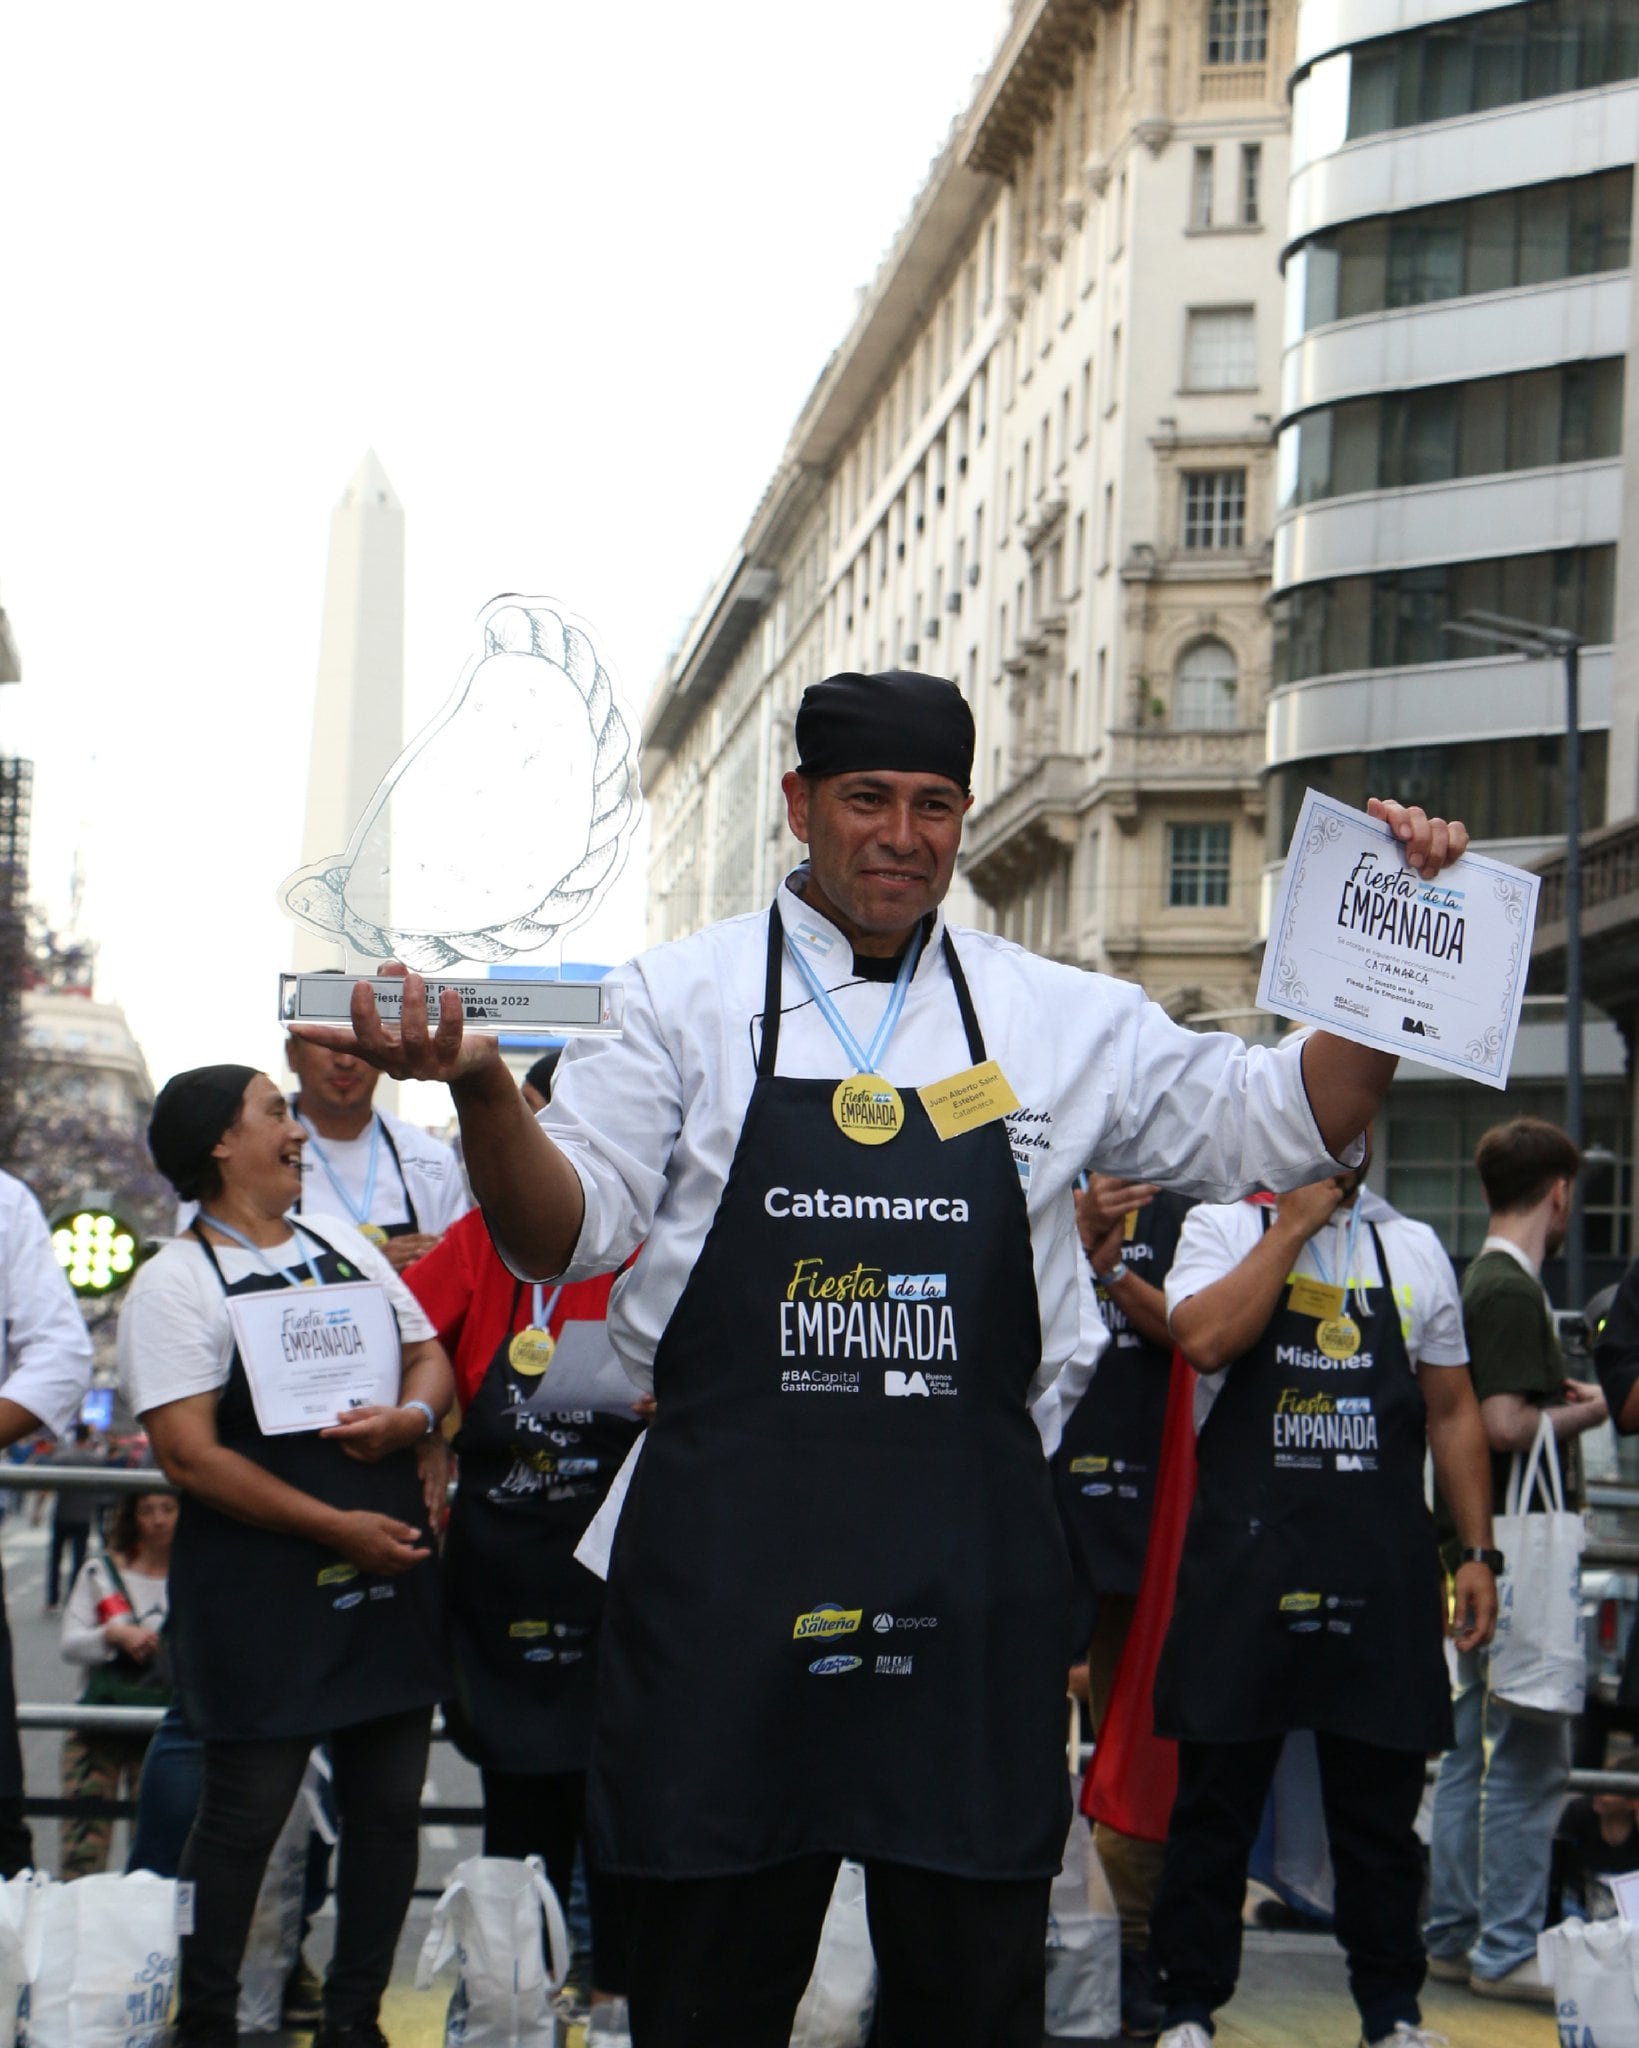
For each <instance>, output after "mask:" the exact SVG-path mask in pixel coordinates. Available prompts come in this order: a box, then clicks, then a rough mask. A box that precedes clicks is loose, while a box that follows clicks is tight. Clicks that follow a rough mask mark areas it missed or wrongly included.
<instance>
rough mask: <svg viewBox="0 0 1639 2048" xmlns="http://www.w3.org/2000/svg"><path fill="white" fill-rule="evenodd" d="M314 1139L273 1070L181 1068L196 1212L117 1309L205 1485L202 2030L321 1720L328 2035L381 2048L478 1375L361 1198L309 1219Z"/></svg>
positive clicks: (199, 1531) (196, 2029)
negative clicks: (436, 1494)
mask: <svg viewBox="0 0 1639 2048" xmlns="http://www.w3.org/2000/svg"><path fill="white" fill-rule="evenodd" d="M305 1137H306V1133H305V1132H304V1131H303V1130H302V1128H301V1126H300V1125H299V1124H298V1123H296V1122H295V1121H294V1119H293V1118H292V1117H291V1114H290V1109H289V1105H288V1104H287V1103H286V1101H285V1098H284V1096H283V1095H282V1094H281V1093H280V1091H279V1090H278V1089H277V1088H276V1087H275V1086H274V1084H273V1082H272V1081H271V1080H270V1079H269V1078H268V1076H267V1075H266V1074H259V1073H257V1072H256V1070H255V1069H254V1068H252V1067H240V1066H220V1067H202V1068H195V1069H194V1070H193V1071H191V1072H190V1073H186V1074H179V1075H177V1076H176V1077H175V1078H174V1079H172V1080H171V1081H169V1082H167V1083H166V1085H165V1087H164V1088H163V1089H162V1090H161V1091H160V1095H159V1099H158V1101H157V1102H156V1103H155V1105H154V1115H153V1121H152V1122H151V1124H150V1125H149V1131H148V1142H149V1147H150V1149H151V1150H152V1152H153V1155H154V1160H155V1163H156V1164H157V1165H158V1167H159V1168H160V1170H161V1172H162V1173H164V1174H165V1176H166V1178H167V1179H168V1180H169V1181H170V1182H171V1184H172V1186H173V1187H174V1188H175V1189H176V1191H177V1193H178V1194H179V1195H180V1196H182V1197H183V1198H184V1199H185V1200H193V1201H197V1202H198V1204H199V1210H198V1213H197V1214H196V1215H195V1217H194V1219H193V1221H192V1223H191V1224H190V1226H189V1229H188V1232H187V1234H186V1235H185V1236H183V1237H179V1238H177V1239H176V1240H175V1241H174V1242H173V1243H171V1244H168V1245H166V1246H165V1247H164V1248H163V1250H161V1251H160V1252H159V1253H158V1255H157V1256H156V1257H154V1258H153V1259H151V1260H149V1261H148V1262H147V1263H146V1264H145V1265H144V1266H143V1267H142V1269H141V1271H140V1272H139V1273H138V1274H137V1276H136V1278H135V1280H134V1281H133V1282H132V1286H131V1291H130V1294H129V1295H128V1297H127V1299H126V1304H125V1307H124V1310H123V1312H122V1315H121V1318H120V1333H119V1352H120V1376H121V1383H122V1385H123V1387H124V1389H125V1396H126V1399H127V1401H128V1403H129V1404H130V1406H131V1408H132V1409H133V1410H134V1412H135V1413H136V1414H137V1415H138V1416H139V1417H140V1418H141V1420H142V1423H143V1425H144V1427H145V1428H146V1429H147V1431H148V1433H149V1437H150V1439H151V1440H152V1443H153V1447H154V1454H155V1456H156V1457H157V1458H158V1459H159V1462H160V1464H161V1466H162V1467H163V1468H164V1470H165V1473H166V1476H167V1477H168V1478H169V1479H171V1480H172V1481H173V1482H174V1483H175V1484H176V1486H177V1487H178V1489H179V1490H180V1492H181V1494H182V1509H181V1515H180V1519H179V1521H178V1524H177V1534H176V1548H175V1556H174V1559H173V1562H172V1568H171V1641H172V1644H173V1648H174V1654H175V1659H176V1683H177V1694H178V1699H179V1702H180V1704H181V1706H182V1708H183V1710H184V1712H185V1714H186V1716H187V1719H188V1723H189V1725H190V1727H191V1728H192V1730H193V1732H194V1733H195V1734H196V1735H197V1736H198V1737H199V1739H200V1742H201V1744H202V1746H203V1765H204V1782H203V1789H202V1792H201V1795H200V1803H199V1811H198V1813H197V1815H196V1817H195V1820H194V1825H193V1831H192V1833H191V1834H190V1836H189V1838H188V1842H187V1846H186V1847H185V1849H184V1850H183V1852H182V1859H181V1864H180V1867H179V1871H178V1875H179V1877H180V1878H182V1879H183V1880H184V1881H186V1882H188V1883H189V1884H190V1885H191V1887H192V1891H193V1898H194V1915H193V1925H192V1927H191V1929H190V1930H189V1931H188V1932H187V1933H185V1934H184V1935H183V1937H182V1955H181V1967H180V1971H179V1976H178V2005H177V2018H176V2032H177V2040H178V2043H179V2048H234V2044H235V2043H236V2041H237V2029H236V2013H237V2008H238V1993H239V1983H238V1978H239V1965H240V1961H241V1958H242V1956H243V1953H244V1946H245V1939H246V1936H247V1934H248V1932H249V1928H250V1921H251V1915H252V1912H253V1911H254V1908H255V1903H256V1893H257V1887H258V1886H259V1884H260V1883H261V1878H262V1872H263V1869H264V1867H265V1865H266V1862H267V1857H268V1854H269V1852H270V1850H271V1849H272V1846H273V1842H274V1839H275V1837H276V1836H277V1834H278V1832H279V1829H280V1827H281V1826H282V1825H283V1823H284V1819H285V1816H286V1814H287V1813H288V1812H289V1810H290V1806H291V1802H292V1801H293V1799H294V1798H295V1796H296V1791H297V1788H298V1786H299V1784H300V1781H301V1776H302V1772H303V1770H304V1768H305V1766H306V1762H307V1755H308V1751H309V1750H310V1749H311V1747H312V1745H313V1744H314V1743H315V1742H318V1741H327V1742H328V1743H329V1745H330V1753H331V1758H332V1763H333V1766H334V1772H335V1779H334V1782H335V1791H336V1804H337V1808H338V1811H339V1814H340V1818H341V1853H340V1859H339V1865H338V1870H337V1878H336V1941H335V1950H334V1954H333V1956H332V1960H331V1964H330V1970H329V1974H328V1976H327V1978H326V1980H325V1987H324V2024H323V2026H322V2028H321V2029H320V2032H319V2035H318V2043H319V2048H381V2044H382V2036H381V2032H380V2028H379V2025H378V2020H377V2015H378V2012H379V2007H380V2001H381V1995H382V1993H383V1991H384V1990H385V1989H386V1986H387V1981H388V1977H389V1975H390V1972H391V1969H392V1962H393V1952H394V1949H395V1946H396V1944H397V1940H398V1936H399V1931H400V1929H401V1927H402V1925H403V1920H404V1914H405V1911H406V1909H407V1908H408V1906H409V1902H410V1896H411V1892H412V1890H413V1887H414V1884H415V1871H416V1858H417V1847H418V1841H417V1825H418V1818H419V1815H418V1809H419V1804H420V1793H421V1786H422V1782H423V1778H424V1776H425V1771H426V1759H427V1742H428V1735H429V1732H430V1724H431V1719H432V1709H433V1706H434V1704H435V1703H436V1702H437V1701H439V1700H441V1699H443V1698H445V1697H446V1696H447V1694H448V1691H449V1674H448V1670H447V1667H446V1664H445V1660H444V1651H443V1630H442V1617H441V1613H440V1604H439V1587H438V1574H437V1569H436V1566H435V1565H434V1564H433V1562H432V1544H431V1542H430V1539H429V1534H428V1527H429V1523H428V1515H427V1510H426V1503H425V1500H424V1498H423V1494H422V1487H421V1481H420V1478H419V1476H418V1471H417V1447H418V1445H420V1444H422V1443H424V1442H426V1441H427V1440H428V1439H430V1437H431V1436H432V1434H433V1432H434V1431H435V1430H436V1428H437V1426H438V1423H439V1421H440V1420H441V1419H442V1417H443V1414H444V1412H445V1410H446V1409H448V1407H449V1406H450V1403H451V1401H452V1399H453V1397H454V1382H453V1380H452V1377H451V1373H450V1367H449V1361H448V1359H447V1358H446V1357H445V1355H444V1353H443V1350H442V1349H441V1348H440V1346H439V1344H438V1343H437V1341H436V1339H435V1337H434V1335H433V1329H432V1325H431V1324H430V1323H429V1322H428V1321H427V1319H426V1317H425V1316H424V1315H423V1314H422V1312H421V1310H420V1308H419V1307H418V1306H417V1305H416V1302H415V1300H414V1298H413V1297H412V1296H411V1295H410V1294H409V1293H408V1292H407V1291H406V1289H405V1288H404V1286H403V1283H402V1282H401V1281H400V1280H399V1278H398V1276H397V1274H396V1273H394V1272H393V1270H392V1268H391V1266H390V1265H389V1264H388V1263H387V1261H386V1259H385V1258H384V1257H383V1256H382V1254H381V1253H380V1252H379V1251H378V1250H377V1249H376V1248H375V1247H374V1246H373V1245H370V1244H367V1243H366V1242H365V1240H364V1239H363V1237H361V1236H360V1234H359V1233H358V1232H357V1231H356V1230H354V1229H353V1228H352V1227H351V1226H350V1225H348V1224H346V1223H343V1222H342V1221H341V1220H340V1219H339V1218H336V1217H326V1216H317V1215H314V1216H301V1217H292V1216H290V1215H289V1214H288V1211H289V1210H290V1208H291V1206H292V1204H293V1203H294V1202H295V1201H296V1199H297V1198H298V1196H299V1195H300V1192H301V1152H302V1145H303V1143H304V1141H305Z"/></svg>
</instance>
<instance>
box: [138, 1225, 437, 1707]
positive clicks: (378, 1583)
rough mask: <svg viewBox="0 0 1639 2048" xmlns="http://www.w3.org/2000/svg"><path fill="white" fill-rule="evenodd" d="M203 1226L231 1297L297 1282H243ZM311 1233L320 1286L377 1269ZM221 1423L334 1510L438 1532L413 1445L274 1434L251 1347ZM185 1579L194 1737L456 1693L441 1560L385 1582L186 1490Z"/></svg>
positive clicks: (175, 1626)
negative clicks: (366, 1450) (374, 1452)
mask: <svg viewBox="0 0 1639 2048" xmlns="http://www.w3.org/2000/svg"><path fill="white" fill-rule="evenodd" d="M192 1228H193V1234H194V1236H195V1237H196V1238H198V1240H199V1242H200V1244H201V1245H202V1246H203V1247H204V1250H205V1256H206V1257H207V1258H208V1259H209V1260H210V1262H211V1265H212V1267H213V1268H214V1270H215V1272H216V1277H217V1279H218V1280H220V1281H221V1283H222V1289H223V1292H224V1293H225V1294H227V1295H229V1296H233V1295H243V1294H252V1293H257V1292H260V1291H263V1290H265V1289H269V1288H288V1287H290V1285H291V1280H290V1277H289V1276H287V1275H284V1274H281V1273H278V1272H273V1271H269V1272H265V1273H251V1274H248V1275H247V1276H246V1277H245V1278H244V1279H243V1280H237V1281H235V1282H233V1283H232V1284H231V1285H230V1284H229V1283H228V1281H227V1280H226V1279H225V1278H224V1276H223V1273H222V1268H221V1265H220V1264H219V1263H218V1261H217V1257H216V1253H215V1252H214V1251H213V1249H212V1248H211V1246H210V1244H209V1243H208V1242H207V1241H206V1239H205V1237H204V1235H203V1233H202V1232H201V1230H200V1228H199V1225H198V1223H197V1222H195V1223H194V1225H193V1226H192ZM297 1228H298V1231H299V1234H300V1235H301V1236H302V1237H304V1238H307V1239H309V1240H310V1241H311V1245H312V1246H313V1247H316V1250H308V1251H307V1252H306V1260H305V1263H306V1264H307V1266H308V1271H309V1276H310V1281H316V1282H317V1283H318V1284H320V1285H321V1286H322V1285H324V1284H325V1283H327V1282H336V1281H359V1280H362V1279H363V1278H364V1277H365V1276H364V1275H363V1274H361V1273H360V1272H359V1271H358V1269H357V1267H355V1266H354V1265H353V1263H352V1261H351V1260H350V1259H348V1258H346V1257H345V1256H344V1255H343V1254H341V1253H339V1252H338V1251H336V1250H335V1248H334V1247H333V1246H332V1245H329V1244H327V1243H326V1242H325V1240H324V1239H323V1238H322V1237H320V1236H319V1234H318V1233H317V1232H316V1231H314V1230H313V1229H312V1228H311V1227H310V1226H308V1225H306V1224H301V1225H298V1226H297ZM303 1284H304V1285H306V1284H309V1282H304V1283H303ZM216 1433H217V1436H218V1438H219V1439H220V1441H221V1442H222V1443H223V1444H224V1445H225V1446H226V1447H227V1448H228V1449H229V1450H232V1451H237V1452H238V1453H239V1455H240V1456H241V1457H245V1458H249V1459H250V1460H251V1461H252V1462H253V1463H254V1464H257V1465H260V1466H262V1467H263V1469H264V1470H266V1471H268V1472H271V1473H273V1475H274V1476H275V1477H276V1478H279V1479H282V1480H284V1481H285V1482H286V1483H287V1484H288V1485H290V1486H294V1487H298V1488H300V1490H301V1491H302V1492H303V1493H310V1494H312V1495H313V1496H314V1498H315V1499H317V1500H322V1501H325V1502H327V1503H328V1504H329V1505H330V1506H332V1507H336V1508H341V1509H344V1510H352V1509H360V1508H363V1509H368V1510H371V1511H373V1512H374V1513H376V1514H383V1515H391V1516H393V1517H395V1518H396V1519H397V1520H399V1521H401V1522H407V1523H408V1524H409V1525H410V1526H411V1527H412V1528H417V1529H425V1528H426V1525H427V1515H426V1509H425V1506H424V1504H423V1502H422V1498H421V1486H420V1482H419V1480H418V1479H417V1476H416V1466H415V1454H414V1453H413V1452H412V1451H408V1450H404V1451H395V1452H393V1453H392V1454H391V1455H390V1456H388V1457H386V1458H383V1459H382V1460H381V1461H380V1462H379V1463H377V1464H374V1465H366V1464H361V1463H360V1462H359V1461H358V1459H356V1458H349V1457H348V1456H347V1454H346V1453H345V1452H344V1451H343V1450H342V1448H341V1445H340V1444H339V1443H338V1442H336V1441H335V1439H333V1438H325V1437H321V1436H320V1435H319V1434H318V1432H317V1431H316V1430H315V1431H303V1432H301V1433H299V1434H296V1435H291V1436H264V1435H263V1434H262V1431H261V1429H260V1428H259V1427H258V1425H257V1421H256V1411H255V1407H254V1405H253V1403H252V1400H251V1393H250V1386H249V1383H248V1381H247V1379H246V1376H245V1366H244V1361H243V1360H242V1359H241V1358H240V1356H239V1353H238V1351H237V1349H235V1352H234V1355H233V1363H232V1365H231V1367H230V1368H229V1372H228V1378H227V1381H226V1384H225V1385H224V1386H223V1388H222V1392H221V1397H220V1399H219V1401H218V1403H217V1409H216ZM170 1586H171V1632H172V1635H173V1638H174V1640H175V1645H176V1666H177V1683H178V1691H179V1693H180V1696H181V1699H182V1704H183V1707H184V1710H185V1712H186V1713H187V1716H188V1720H189V1723H190V1725H191V1726H192V1728H193V1730H194V1732H195V1733H196V1734H198V1735H201V1736H204V1737H206V1738H209V1739H213V1740H223V1741H234V1740H244V1741H248V1740H251V1739H254V1738H259V1737H265V1736H280V1735H305V1734H310V1733H311V1734H319V1733H324V1732H326V1731H328V1730H331V1729H334V1728H347V1727H351V1726H353V1725H354V1724H356V1723H357V1722H360V1721H372V1720H375V1719H377V1718H378V1717H379V1716H381V1715H384V1714H395V1713H402V1712H404V1711H406V1710H408V1709H409V1708H411V1707H420V1706H430V1705H432V1704H433V1703H434V1702H435V1701H437V1700H441V1699H443V1698H444V1697H445V1695H446V1694H447V1692H448V1690H449V1680H448V1671H447V1668H446V1665H445V1662H444V1656H443V1647H442V1643H441V1640H440V1619H439V1590H438V1572H437V1567H436V1566H435V1565H434V1563H433V1562H432V1560H431V1559H428V1560H427V1561H425V1562H424V1563H421V1564H415V1565H412V1566H411V1567H410V1569H409V1570H408V1571H407V1572H403V1573H401V1574H400V1575H398V1576H397V1577H394V1578H383V1577H377V1576H376V1575H375V1574H373V1573H370V1572H365V1571H361V1570H360V1569H359V1567H358V1566H357V1565H354V1564H350V1563H349V1562H348V1561H347V1560H346V1559H345V1558H342V1557H339V1556H337V1554H336V1553H335V1552H334V1551H331V1550H327V1549H326V1548H325V1547H324V1546H323V1545H322V1544H319V1543H314V1542H311V1541H310V1540H309V1539H308V1538H306V1537H303V1536H292V1535H288V1534H286V1533H284V1532H282V1531H279V1530H276V1529H260V1528H255V1527H253V1526H252V1525H251V1524H250V1523H249V1522H241V1521H236V1520H235V1519H234V1517H233V1516H231V1515H225V1514H223V1513H221V1512H220V1510H218V1509H216V1508H213V1507H209V1506H207V1505H206V1503H205V1502H203V1501H200V1500H196V1499H194V1498H193V1497H192V1496H191V1495H189V1494H184V1495H183V1497H182V1503H181V1512H180V1515H179V1517H178V1521H177V1531H176V1541H175V1545H174V1547H173V1549H172V1553H171V1572H170Z"/></svg>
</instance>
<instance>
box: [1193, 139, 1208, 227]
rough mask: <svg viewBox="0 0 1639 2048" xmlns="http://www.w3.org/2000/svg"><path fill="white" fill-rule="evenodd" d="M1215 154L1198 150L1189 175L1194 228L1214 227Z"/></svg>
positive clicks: (1206, 150) (1205, 150)
mask: <svg viewBox="0 0 1639 2048" xmlns="http://www.w3.org/2000/svg"><path fill="white" fill-rule="evenodd" d="M1213 156H1214V152H1213V151H1212V150H1210V149H1198V150H1196V152H1195V156H1194V161H1193V164H1192V166H1191V169H1190V174H1189V224H1190V226H1191V227H1192V228H1209V227H1211V225H1212V160H1213Z"/></svg>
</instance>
